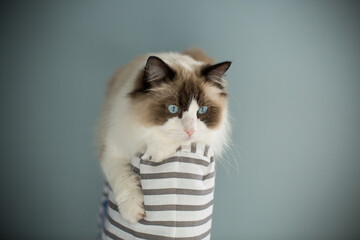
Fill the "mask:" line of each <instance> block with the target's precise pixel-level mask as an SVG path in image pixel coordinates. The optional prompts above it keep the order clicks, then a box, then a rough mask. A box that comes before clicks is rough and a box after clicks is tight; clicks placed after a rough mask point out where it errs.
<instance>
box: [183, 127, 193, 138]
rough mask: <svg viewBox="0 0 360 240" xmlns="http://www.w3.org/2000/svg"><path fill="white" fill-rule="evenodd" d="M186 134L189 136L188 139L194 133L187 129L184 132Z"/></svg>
mask: <svg viewBox="0 0 360 240" xmlns="http://www.w3.org/2000/svg"><path fill="white" fill-rule="evenodd" d="M184 131H185V132H186V133H187V135H189V137H190V136H191V135H193V134H194V132H195V129H188V130H184Z"/></svg>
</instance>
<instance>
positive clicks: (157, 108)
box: [129, 67, 227, 128]
mask: <svg viewBox="0 0 360 240" xmlns="http://www.w3.org/2000/svg"><path fill="white" fill-rule="evenodd" d="M201 69H202V67H199V69H196V70H195V71H189V70H187V69H183V68H178V69H174V70H175V72H176V74H175V77H174V79H173V80H172V81H171V82H168V81H164V82H162V83H161V84H160V85H158V86H156V87H154V88H150V89H148V90H147V91H139V89H142V87H141V82H142V76H143V75H142V73H140V74H139V75H138V78H137V81H136V82H137V83H136V87H135V90H134V91H133V92H131V93H130V94H129V96H130V98H131V99H132V102H133V106H134V108H133V110H134V113H135V115H136V116H138V119H139V120H140V121H141V122H142V123H143V124H144V125H147V126H156V125H162V124H164V123H166V122H167V121H168V119H170V118H173V117H179V118H181V117H182V113H183V112H185V111H187V110H188V109H189V105H190V103H191V101H192V100H193V99H195V100H196V101H197V103H198V105H199V106H200V107H202V106H208V107H209V108H208V111H207V112H206V113H205V114H202V115H200V114H198V118H199V119H200V120H201V121H203V122H204V123H205V124H206V125H207V127H209V128H216V127H217V126H219V124H220V123H221V118H222V111H223V109H224V108H225V107H226V103H227V97H226V94H224V93H225V90H224V89H218V88H216V87H214V85H213V84H211V83H209V82H208V81H207V80H206V78H205V77H204V76H202V75H201ZM216 89H217V90H216ZM169 105H176V106H178V107H179V110H180V111H179V112H178V113H177V114H172V113H170V112H169V111H168V109H167V107H168V106H169Z"/></svg>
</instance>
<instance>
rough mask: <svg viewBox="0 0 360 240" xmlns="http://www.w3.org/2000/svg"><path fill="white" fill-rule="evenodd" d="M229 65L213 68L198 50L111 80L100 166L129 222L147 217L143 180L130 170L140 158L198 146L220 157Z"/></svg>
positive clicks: (146, 59)
mask: <svg viewBox="0 0 360 240" xmlns="http://www.w3.org/2000/svg"><path fill="white" fill-rule="evenodd" d="M230 65H231V62H230V61H226V62H221V63H218V64H215V62H214V60H213V59H212V58H211V57H209V56H207V55H206V54H204V52H203V51H202V50H200V49H190V50H187V51H185V52H184V53H175V52H169V53H159V54H147V55H144V56H140V57H137V58H135V59H134V60H132V61H131V62H130V63H129V64H127V65H126V66H124V67H121V68H120V69H119V70H118V71H117V72H116V74H115V75H114V77H113V78H112V79H111V80H110V82H109V83H108V88H107V93H106V100H105V103H104V105H103V109H102V112H101V116H100V119H99V146H100V151H99V152H100V165H101V167H102V170H103V173H104V175H105V177H106V179H107V181H108V182H109V184H110V186H111V188H112V190H113V192H114V196H115V200H116V203H117V205H118V208H119V211H120V213H121V216H122V217H123V218H124V219H125V220H126V221H128V222H130V223H136V222H138V221H139V220H141V219H143V218H144V217H145V210H144V197H143V195H142V191H141V187H140V182H139V181H140V179H139V177H138V176H137V175H136V174H134V173H133V172H132V171H131V168H130V161H131V159H132V157H133V156H134V155H135V154H136V153H139V152H144V151H146V152H147V154H148V155H150V156H152V157H151V161H155V162H160V161H162V160H163V159H165V158H166V157H168V156H170V155H172V154H174V153H175V152H176V149H177V148H178V147H179V146H180V145H183V144H190V143H192V142H200V143H204V144H208V145H210V146H212V148H213V150H214V152H215V154H217V155H218V154H221V152H222V150H223V147H224V146H225V145H226V143H227V141H228V132H229V121H228V110H227V105H228V93H227V89H226V81H225V80H224V78H223V76H224V74H225V72H226V71H227V70H228V68H229V67H230Z"/></svg>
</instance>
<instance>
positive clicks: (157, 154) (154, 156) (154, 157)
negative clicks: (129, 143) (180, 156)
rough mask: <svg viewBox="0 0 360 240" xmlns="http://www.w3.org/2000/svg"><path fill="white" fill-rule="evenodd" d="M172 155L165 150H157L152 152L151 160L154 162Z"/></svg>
mask: <svg viewBox="0 0 360 240" xmlns="http://www.w3.org/2000/svg"><path fill="white" fill-rule="evenodd" d="M169 156H170V154H169V153H165V152H163V151H157V152H154V153H153V154H151V161H152V162H161V161H163V160H164V159H166V158H168V157H169Z"/></svg>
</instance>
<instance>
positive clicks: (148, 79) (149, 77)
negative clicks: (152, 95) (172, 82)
mask: <svg viewBox="0 0 360 240" xmlns="http://www.w3.org/2000/svg"><path fill="white" fill-rule="evenodd" d="M174 76H175V72H174V70H172V69H171V68H170V67H169V66H168V65H167V64H166V63H165V62H164V61H163V60H161V59H160V58H158V57H155V56H150V57H149V58H148V60H147V62H146V65H145V70H144V79H143V80H144V82H145V83H147V84H148V85H149V87H151V86H154V85H156V84H159V83H161V82H162V81H166V80H169V79H173V78H174Z"/></svg>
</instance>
